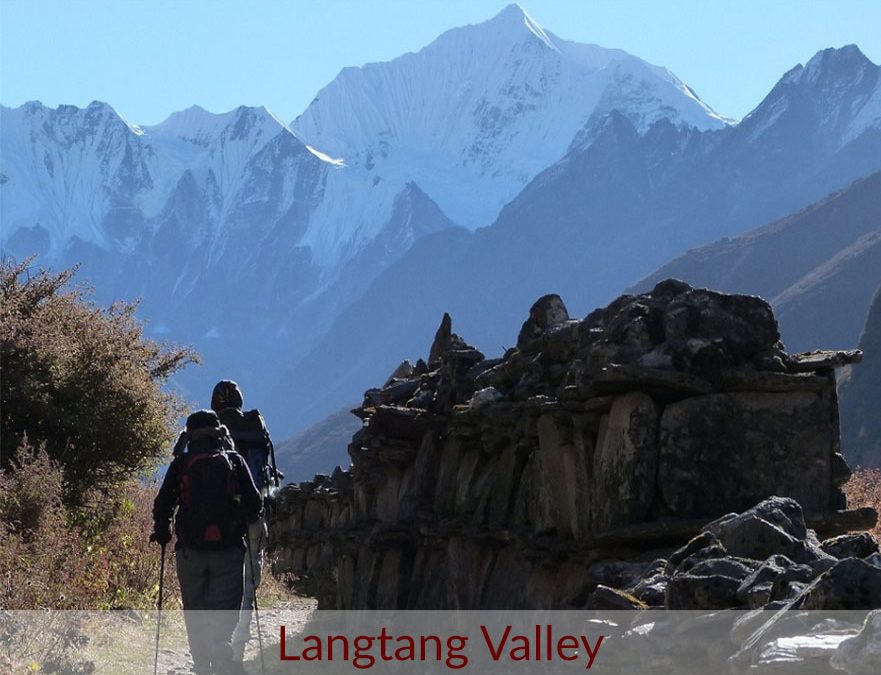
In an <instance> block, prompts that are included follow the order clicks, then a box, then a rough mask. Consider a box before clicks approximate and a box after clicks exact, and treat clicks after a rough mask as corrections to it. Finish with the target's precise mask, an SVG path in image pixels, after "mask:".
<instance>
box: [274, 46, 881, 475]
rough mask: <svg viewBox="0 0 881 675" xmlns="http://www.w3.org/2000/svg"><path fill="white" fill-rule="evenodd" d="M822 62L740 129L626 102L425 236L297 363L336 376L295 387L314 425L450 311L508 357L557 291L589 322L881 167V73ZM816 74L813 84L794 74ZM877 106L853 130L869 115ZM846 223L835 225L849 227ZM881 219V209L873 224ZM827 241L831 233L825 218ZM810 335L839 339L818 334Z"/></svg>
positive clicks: (297, 373) (852, 56) (409, 353)
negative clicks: (631, 111) (489, 206)
mask: <svg viewBox="0 0 881 675" xmlns="http://www.w3.org/2000/svg"><path fill="white" fill-rule="evenodd" d="M808 64H809V65H808V66H803V67H798V68H796V69H795V70H794V71H790V73H789V74H787V75H785V76H784V77H783V78H782V79H781V82H780V83H779V84H778V85H777V86H776V87H775V89H774V92H772V94H771V95H769V96H768V97H766V99H765V100H764V101H763V102H762V103H760V104H759V106H758V107H757V108H756V109H755V110H754V111H753V113H752V114H751V115H750V118H749V119H748V120H745V121H744V122H742V123H740V124H738V125H732V126H727V127H725V128H721V129H717V130H706V131H701V130H700V129H696V128H694V127H686V126H682V127H677V125H675V124H674V123H672V122H671V121H669V120H667V119H660V120H658V121H657V122H655V123H654V124H653V125H652V126H650V127H649V128H648V129H647V130H646V131H644V132H643V131H642V130H641V129H640V128H639V127H638V126H637V125H636V124H634V122H633V121H632V120H631V119H629V118H628V117H627V115H625V114H623V113H621V112H619V111H618V110H613V111H611V112H610V113H608V114H604V115H595V116H594V119H593V121H592V122H591V123H590V124H589V125H588V128H587V129H586V130H585V133H584V134H583V135H582V136H581V137H579V139H578V141H577V142H576V143H574V144H573V146H572V147H571V148H570V150H569V152H567V154H566V155H565V156H564V157H563V158H561V159H560V160H559V161H558V162H556V163H554V164H553V165H552V166H550V167H549V168H547V169H546V170H544V171H542V172H541V173H540V174H539V175H538V176H536V177H535V178H534V179H533V180H532V181H530V183H529V184H528V185H527V186H526V187H524V188H523V189H522V190H521V191H520V192H519V193H518V194H517V196H516V197H515V198H514V199H512V200H511V201H510V202H509V203H508V204H507V205H505V207H504V208H503V209H502V210H501V212H500V213H499V215H498V217H497V218H496V220H495V221H494V222H493V224H492V225H490V226H489V227H486V228H481V229H479V230H477V231H475V232H473V233H468V232H461V231H448V232H443V233H440V234H438V235H436V236H433V237H431V238H427V239H424V240H422V241H420V242H417V243H416V244H415V245H414V246H413V247H412V248H411V249H410V251H408V252H407V253H406V254H405V255H404V256H402V257H401V258H400V259H399V260H398V261H396V262H395V263H394V264H393V265H392V266H391V267H389V268H388V269H387V270H386V271H385V272H383V274H382V275H380V276H379V277H378V278H377V279H376V281H375V282H374V283H373V285H372V286H371V288H370V289H369V291H368V292H366V293H365V294H364V295H363V297H362V298H360V299H359V300H358V301H357V302H355V303H353V304H352V306H351V307H350V308H348V309H347V310H346V311H345V312H344V313H343V314H342V315H340V317H339V318H338V319H337V320H336V322H335V324H334V325H333V327H332V328H331V329H330V330H329V331H328V332H327V334H326V335H325V336H324V337H323V338H322V341H321V343H320V344H318V345H317V346H316V347H315V349H314V350H313V352H312V353H310V354H309V355H308V356H307V357H306V358H303V359H301V360H300V361H299V363H297V364H296V365H295V366H294V367H293V368H291V369H290V370H288V371H285V372H284V374H283V377H285V378H287V379H288V380H293V381H313V380H316V379H318V378H320V379H321V381H322V383H323V385H322V387H321V388H320V390H319V391H317V392H316V391H314V390H313V391H310V392H309V393H308V396H303V397H301V396H300V395H299V392H296V391H295V392H292V396H293V398H294V401H295V405H294V406H293V408H294V409H295V410H297V412H298V414H299V415H301V420H302V421H301V424H308V423H311V422H314V421H316V420H318V419H321V418H322V417H323V416H324V415H326V414H328V413H330V412H333V411H335V410H337V409H339V407H340V406H341V405H343V404H345V403H346V402H350V401H353V400H357V397H358V395H359V394H360V393H361V392H363V390H364V389H366V388H367V387H369V386H373V385H375V384H376V383H377V382H382V381H384V378H386V377H387V376H388V374H389V372H391V370H392V369H393V368H394V367H395V366H396V365H397V363H399V362H400V361H401V360H402V359H404V358H409V359H411V360H413V359H415V358H417V357H420V356H421V357H423V358H424V357H425V353H424V350H425V349H426V348H427V345H429V344H430V341H431V336H432V335H433V333H434V330H435V329H436V327H437V322H438V321H439V318H440V317H441V315H442V314H443V313H444V312H449V313H450V314H451V316H452V317H453V321H454V325H455V330H456V332H458V333H459V334H460V335H462V336H463V337H465V338H466V339H467V340H468V341H469V342H470V343H471V344H475V345H477V346H478V347H479V348H481V349H483V350H486V353H487V354H488V355H496V354H500V353H501V352H502V351H503V347H504V346H506V345H505V342H504V340H506V339H507V338H508V337H509V336H510V335H515V334H516V333H517V330H518V328H519V326H520V324H521V323H522V321H523V320H524V318H525V315H524V310H525V308H527V307H529V306H530V304H531V303H532V302H534V301H535V299H536V298H538V297H540V296H542V295H544V294H546V293H558V294H560V295H561V296H562V297H563V299H564V301H565V302H566V304H567V307H568V308H569V311H570V314H571V315H573V316H578V315H583V314H584V313H586V312H588V311H590V310H591V309H593V308H594V307H597V306H601V305H603V304H605V303H607V302H609V301H610V300H611V299H612V298H614V297H615V296H616V295H617V294H619V293H621V292H623V291H624V290H625V289H626V288H627V287H628V286H630V285H631V284H633V283H635V282H636V281H637V280H638V279H640V278H642V277H644V276H645V275H647V274H649V273H651V271H652V270H653V269H657V268H658V267H660V266H661V265H663V264H664V263H665V262H667V261H669V260H671V259H673V258H675V257H677V256H678V255H680V254H682V253H683V252H684V251H686V250H687V249H690V248H693V247H696V246H699V245H702V244H706V243H708V242H709V241H713V240H717V239H720V238H722V237H734V236H737V235H739V234H742V233H744V232H746V231H747V230H749V229H752V228H755V227H759V226H762V225H765V224H767V223H769V222H772V221H775V220H777V219H780V218H782V217H784V216H787V215H789V214H792V213H793V212H795V211H797V210H799V209H802V208H804V207H806V206H807V205H809V204H811V203H813V202H816V201H818V200H821V199H823V198H824V197H826V196H827V195H829V194H830V193H832V192H834V191H836V190H840V189H843V188H846V187H847V186H849V185H850V184H851V183H852V182H853V181H854V180H856V179H858V178H860V177H865V176H868V175H870V174H872V173H874V172H877V171H879V170H881V124H879V123H881V116H878V117H872V116H871V115H868V113H867V112H865V111H868V110H870V108H867V106H868V105H869V101H871V100H873V99H872V97H873V96H874V94H873V93H872V87H875V86H877V78H878V72H879V71H881V68H879V66H876V65H875V64H872V63H871V62H869V61H868V60H867V59H865V57H863V56H862V54H861V53H859V51H858V50H855V49H854V48H844V49H841V50H826V51H824V52H821V53H820V54H818V55H817V56H815V57H814V58H812V59H811V60H810V61H809V62H808ZM803 71H804V72H808V73H809V74H810V77H804V78H799V81H798V82H794V81H791V80H792V78H793V76H792V73H793V72H795V73H798V72H803ZM831 92H835V96H834V98H833V99H832V103H827V100H828V99H829V98H830V97H831ZM864 115H865V119H867V120H868V121H867V122H866V123H865V124H863V126H862V127H861V130H860V132H859V134H858V135H857V136H855V137H852V138H851V136H852V134H853V133H854V132H855V129H856V128H855V127H854V126H853V125H854V122H853V120H855V119H858V118H859V119H864V117H862V116H864ZM759 121H762V124H761V125H760V124H759V123H758V122H759ZM848 138H849V139H850V140H848ZM863 203H871V204H874V202H863ZM873 208H874V207H873ZM840 217H841V214H838V216H836V217H830V218H827V219H826V220H825V221H824V222H825V223H831V225H829V226H830V227H836V226H838V225H836V220H837V219H838V218H840ZM878 217H879V214H878V213H877V212H871V213H870V214H869V218H868V223H869V225H871V223H876V222H877V219H878ZM859 222H860V223H863V221H859ZM863 224H865V223H863ZM841 227H844V225H841ZM840 234H843V232H842V233H840ZM814 235H816V236H818V237H821V238H822V237H823V236H825V235H824V227H819V228H818V229H817V232H816V233H811V236H814ZM869 244H870V242H867V241H861V242H860V245H859V247H858V248H853V249H851V250H848V251H847V252H846V255H847V256H848V260H849V261H854V262H859V263H860V264H861V263H862V261H868V260H870V255H869V253H870V249H869V248H868V247H869ZM844 247H845V245H844V244H843V245H842V246H841V247H839V248H838V249H835V250H832V251H831V252H830V253H829V255H834V254H835V253H836V252H837V251H840V250H841V249H842V248H844ZM820 249H822V250H825V251H830V247H829V246H826V247H825V248H824V247H822V246H820V244H819V243H817V244H816V245H815V246H813V247H811V246H810V245H808V243H807V242H805V246H804V248H803V249H802V250H805V251H807V250H820ZM872 250H874V249H872ZM843 253H844V252H843ZM769 257H770V264H772V265H781V266H782V265H784V264H785V261H784V259H783V257H782V256H776V257H775V256H773V254H772V255H770V256H769ZM821 262H822V261H819V262H816V263H815V265H814V267H818V266H819V265H820V264H821ZM843 262H844V261H837V263H836V265H835V269H843V267H842V264H838V263H843ZM722 264H723V266H724V264H725V263H724V262H723V263H722ZM854 269H855V268H854ZM834 271H835V270H833V269H828V270H823V279H829V280H831V279H833V278H842V277H841V275H835V274H833V272H834ZM801 297H802V298H804V297H806V296H804V295H802V296H801ZM790 306H792V307H795V303H793V304H791V305H790ZM796 311H797V310H796ZM814 335H816V336H817V337H818V338H819V337H820V335H819V333H814ZM805 342H809V343H811V344H812V345H813V346H819V347H823V346H827V345H826V344H825V343H823V342H815V341H814V339H813V338H811V336H809V335H808V334H807V333H805V332H804V331H802V336H801V340H800V342H799V344H801V345H804V344H805ZM833 346H834V345H833ZM366 354H370V355H374V358H367V357H366V356H365V355H366ZM328 468H330V467H328Z"/></svg>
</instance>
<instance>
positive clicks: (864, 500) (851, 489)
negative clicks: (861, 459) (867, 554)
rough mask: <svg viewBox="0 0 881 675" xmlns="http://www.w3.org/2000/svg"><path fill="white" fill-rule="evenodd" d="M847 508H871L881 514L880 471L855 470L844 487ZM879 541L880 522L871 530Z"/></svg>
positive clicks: (880, 538) (880, 534) (880, 537)
mask: <svg viewBox="0 0 881 675" xmlns="http://www.w3.org/2000/svg"><path fill="white" fill-rule="evenodd" d="M844 493H845V494H846V495H847V505H848V507H849V508H852V509H854V508H858V507H862V506H871V507H872V508H874V509H875V510H876V511H878V512H879V513H881V469H857V470H856V471H854V473H853V475H852V476H851V477H850V480H849V481H847V483H846V484H845V486H844ZM871 533H872V534H873V535H875V538H876V539H878V540H881V521H879V522H878V523H875V528H874V529H873V530H871Z"/></svg>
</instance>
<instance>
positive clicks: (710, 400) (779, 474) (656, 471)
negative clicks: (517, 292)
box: [273, 280, 860, 608]
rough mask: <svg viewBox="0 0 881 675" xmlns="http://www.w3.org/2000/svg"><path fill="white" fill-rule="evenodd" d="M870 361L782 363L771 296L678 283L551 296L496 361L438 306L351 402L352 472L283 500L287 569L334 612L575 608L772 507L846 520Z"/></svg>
mask: <svg viewBox="0 0 881 675" xmlns="http://www.w3.org/2000/svg"><path fill="white" fill-rule="evenodd" d="M859 356H860V355H859V352H814V353H811V354H800V355H790V354H787V353H786V352H785V350H784V348H783V345H782V344H781V343H780V341H779V333H778V330H777V324H776V321H775V319H774V316H773V313H772V311H771V308H770V307H769V306H768V304H767V303H766V302H765V301H764V300H762V299H760V298H756V297H748V296H738V295H725V294H721V293H716V292H713V291H708V290H703V289H692V288H691V287H689V286H688V285H686V284H684V283H682V282H678V281H673V280H669V281H665V282H662V283H660V284H658V286H656V287H655V289H654V290H652V291H651V292H650V293H646V294H642V295H636V296H622V297H621V298H619V299H617V300H615V301H614V302H613V303H612V304H611V305H609V306H608V307H606V308H604V309H600V310H596V311H595V312H593V313H592V314H590V315H589V316H587V317H586V318H585V319H583V320H580V321H575V320H571V319H570V318H569V315H568V312H567V310H566V307H565V305H564V304H563V302H562V300H561V299H560V298H559V297H558V296H556V295H549V296H545V297H543V298H541V299H540V300H539V301H538V302H536V303H535V305H534V306H533V307H532V309H531V310H530V314H529V318H528V319H527V321H526V322H525V323H524V325H523V328H522V329H521V331H520V335H519V337H518V341H517V347H516V348H513V349H510V350H508V351H507V352H506V353H505V355H504V356H503V358H500V359H487V358H485V357H484V355H483V354H482V353H481V352H480V351H478V350H477V349H475V348H474V347H472V346H470V345H468V344H467V343H466V342H465V340H463V339H462V338H461V337H459V336H458V335H456V334H455V333H453V331H452V321H451V319H450V317H449V316H448V315H444V317H443V320H442V322H441V325H440V327H439V329H438V331H437V335H436V336H435V340H434V343H433V345H432V347H431V350H430V353H429V357H428V360H427V362H426V361H423V360H421V359H420V360H419V361H417V363H416V364H415V365H413V364H410V363H409V362H404V363H402V364H401V366H399V367H398V368H397V369H396V370H395V372H394V373H393V374H392V376H391V377H390V378H389V380H388V381H387V382H386V383H385V384H384V386H383V387H381V388H377V389H371V390H368V391H367V392H366V393H365V397H364V402H363V403H362V405H361V406H360V407H359V408H358V409H356V410H355V411H353V412H354V413H355V414H356V415H358V416H359V417H361V418H362V419H363V420H364V427H363V429H362V430H361V431H359V432H358V433H357V434H356V435H355V436H354V437H353V439H352V443H351V445H350V446H349V453H350V456H351V458H352V467H351V469H350V470H349V471H346V472H343V471H341V470H338V471H337V472H336V473H335V474H334V476H332V477H324V476H319V477H316V479H315V480H314V481H311V482H308V483H304V484H301V485H299V486H292V487H288V488H286V489H285V490H284V491H283V492H282V494H281V498H280V504H279V511H278V512H279V517H278V519H277V520H276V522H275V524H274V526H273V533H274V535H275V541H276V542H277V544H276V551H275V552H276V554H277V556H278V560H277V563H276V570H277V571H280V572H293V573H294V574H295V575H297V576H299V577H301V578H302V579H304V580H305V581H307V582H309V583H307V586H308V587H315V588H320V589H321V592H320V593H319V600H320V601H322V602H323V603H324V605H326V606H327V605H329V606H336V607H341V608H349V607H389V608H391V607H411V608H416V607H418V608H435V607H463V608H477V607H499V608H501V607H505V608H513V607H583V606H585V604H586V603H587V602H588V601H589V599H590V598H591V597H593V596H592V593H594V592H595V590H596V588H597V584H605V585H607V586H610V587H615V588H624V587H626V586H627V585H628V584H633V583H636V582H637V580H638V579H639V577H640V575H641V574H642V572H643V571H644V570H645V567H646V562H642V563H636V564H634V563H633V558H634V556H635V555H637V553H638V555H642V556H645V551H646V550H648V549H651V548H658V547H659V546H664V545H667V546H669V545H671V544H673V543H676V540H677V538H678V539H679V540H682V538H683V537H684V538H685V539H688V536H685V535H686V534H688V535H689V536H691V535H693V534H695V533H696V532H697V531H698V530H699V528H700V525H701V524H705V523H706V522H707V521H709V520H711V519H713V518H716V517H718V516H721V515H722V514H725V513H729V512H732V511H734V512H742V511H744V510H746V509H748V508H750V507H752V506H753V505H755V504H756V503H757V502H759V501H761V500H763V499H765V498H767V497H769V496H772V495H779V496H784V497H790V498H793V499H795V500H796V501H797V502H799V503H800V504H801V505H802V507H803V508H804V510H805V512H806V514H807V515H808V517H809V518H810V517H821V516H822V515H823V514H828V513H830V512H835V511H837V510H839V509H843V508H844V507H845V506H846V505H845V500H844V497H843V494H842V492H841V489H840V487H841V485H842V484H843V483H844V482H845V481H846V480H847V477H848V475H849V471H848V469H847V465H846V464H845V462H844V460H843V458H842V456H841V454H840V448H839V432H838V406H837V399H836V390H835V378H834V368H836V367H839V366H842V365H845V364H847V363H852V362H855V361H857V360H858V359H859ZM637 557H638V556H637ZM628 560H629V561H630V562H628Z"/></svg>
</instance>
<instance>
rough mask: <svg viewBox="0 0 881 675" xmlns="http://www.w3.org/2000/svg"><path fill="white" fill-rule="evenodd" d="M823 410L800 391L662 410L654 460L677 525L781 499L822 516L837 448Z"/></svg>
mask: <svg viewBox="0 0 881 675" xmlns="http://www.w3.org/2000/svg"><path fill="white" fill-rule="evenodd" d="M829 411H830V407H829V404H828V402H827V401H825V400H824V398H823V394H822V393H813V392H805V391H793V392H789V393H732V394H710V395H708V396H695V397H692V398H687V399H685V400H682V401H680V402H678V403H673V404H671V405H669V406H667V407H666V408H665V409H664V412H663V414H662V415H661V424H660V434H659V436H660V448H659V455H658V489H659V491H660V496H661V498H662V500H663V503H664V505H665V506H666V507H667V508H668V509H669V510H670V512H671V514H672V515H675V516H677V517H680V518H698V517H702V516H704V517H713V516H718V515H721V514H722V513H726V512H728V511H731V510H736V511H739V510H742V509H747V508H749V507H750V506H752V505H753V504H755V503H756V502H758V501H760V500H762V499H764V498H766V497H769V496H771V495H783V496H787V497H792V498H793V499H796V500H797V501H798V502H799V503H801V505H802V507H803V508H804V509H805V510H806V511H807V512H823V511H826V510H828V508H829V503H830V496H831V492H832V480H831V467H830V464H831V452H830V448H834V447H837V443H838V429H837V426H836V424H835V422H834V420H833V419H832V417H831V415H830V412H829ZM793 458H798V467H794V466H793V465H792V462H793ZM745 476H748V479H745Z"/></svg>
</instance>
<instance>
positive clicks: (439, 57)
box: [291, 5, 724, 257]
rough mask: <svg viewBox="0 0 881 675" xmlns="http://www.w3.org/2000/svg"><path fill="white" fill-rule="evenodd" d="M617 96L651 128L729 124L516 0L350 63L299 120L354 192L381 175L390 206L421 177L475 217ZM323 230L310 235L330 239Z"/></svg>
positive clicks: (668, 78) (678, 85)
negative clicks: (375, 57) (419, 43)
mask: <svg viewBox="0 0 881 675" xmlns="http://www.w3.org/2000/svg"><path fill="white" fill-rule="evenodd" d="M612 108H618V109H620V110H621V111H622V112H623V113H624V114H625V115H627V116H628V117H629V118H630V119H632V121H633V122H634V124H635V125H636V126H637V128H638V129H639V130H640V131H645V130H646V129H647V128H648V127H649V126H650V125H651V124H652V123H653V122H655V121H656V120H657V119H659V118H661V117H667V118H669V119H670V120H671V121H673V122H674V123H676V124H687V125H690V126H695V127H698V128H700V129H711V128H719V127H721V126H723V124H724V121H723V120H722V118H720V117H719V116H718V115H716V114H715V113H714V112H713V111H712V110H711V109H710V108H709V107H708V106H706V105H705V104H704V103H702V102H701V101H700V100H699V99H698V98H697V97H696V96H695V95H694V94H693V92H692V91H691V90H690V89H689V88H688V87H687V86H685V85H684V84H683V83H682V82H680V81H679V80H678V79H677V78H676V77H675V76H673V75H672V74H671V73H669V72H668V71H666V70H665V69H663V68H658V67H655V66H651V65H649V64H647V63H645V62H644V61H641V60H640V59H637V58H635V57H632V56H630V55H628V54H627V53H625V52H622V51H620V50H614V49H604V48H602V47H598V46H596V45H586V44H578V43H574V42H569V41H566V40H562V39H560V38H558V37H557V36H555V35H553V34H552V33H550V32H548V31H545V30H543V29H542V28H541V27H540V26H539V25H538V24H537V23H536V22H535V21H534V20H533V19H532V18H531V17H529V15H528V14H526V12H525V11H523V9H522V8H520V7H519V6H517V5H510V6H508V7H507V8H505V9H504V10H503V11H502V12H501V13H500V14H498V15H497V16H496V17H494V18H493V19H491V20H489V21H486V22H484V23H481V24H478V25H473V26H466V27H463V28H455V29H453V30H450V31H447V32H446V33H444V34H443V35H441V36H440V37H439V38H437V40H435V41H434V42H433V43H431V44H430V45H428V46H427V47H425V48H424V49H422V50H421V51H419V52H418V53H415V54H412V53H411V54H405V55H404V56H401V57H399V58H397V59H395V60H393V61H391V62H388V63H371V64H367V65H365V66H363V67H361V68H346V69H344V70H343V71H342V72H340V74H339V75H338V76H337V78H336V79H335V80H333V81H332V82H331V83H330V84H329V85H328V86H326V87H325V88H324V89H322V90H321V91H320V92H319V94H318V96H317V97H316V99H315V100H314V101H313V102H312V104H310V106H309V107H308V108H307V110H306V111H305V112H304V113H303V114H302V115H300V116H299V117H298V118H297V119H296V120H295V121H294V122H293V123H292V124H291V127H292V128H293V129H294V131H295V132H296V133H297V134H298V135H299V136H300V137H301V138H303V139H304V140H305V141H306V142H307V143H309V144H310V145H312V146H314V147H316V148H319V149H321V150H322V151H323V152H326V153H328V154H329V155H331V156H333V157H337V158H341V159H342V160H344V161H345V164H346V167H347V169H346V172H345V178H343V177H335V179H337V178H338V179H339V180H340V181H341V182H345V184H346V188H345V191H346V192H347V194H349V195H350V198H352V197H354V198H355V199H356V200H363V201H364V202H368V201H369V202H370V203H373V204H375V203H377V199H376V191H375V186H376V185H378V184H379V183H380V182H381V183H383V184H390V183H391V184H392V185H393V186H394V187H393V188H392V189H389V190H387V194H386V195H384V196H383V197H382V199H383V200H385V201H386V203H385V210H386V212H387V211H388V208H389V205H388V203H387V199H388V198H389V196H390V195H392V194H397V192H398V191H399V186H401V185H403V184H405V183H406V182H408V181H410V180H412V181H415V182H416V183H418V184H419V185H420V186H421V187H422V189H423V190H425V192H426V193H427V194H428V195H430V196H431V198H432V199H434V200H435V201H436V202H437V203H438V205H439V206H440V207H441V209H442V210H443V211H444V212H445V213H446V214H447V215H448V216H449V217H450V218H451V219H452V220H453V221H455V222H457V223H459V224H460V225H463V226H465V227H468V228H469V229H474V228H477V227H480V226H484V225H488V224H489V223H490V222H491V221H492V220H493V219H494V218H495V216H496V215H497V214H498V211H499V209H500V208H501V207H502V206H503V205H504V204H505V203H507V202H508V201H510V199H512V198H513V197H514V195H516V193H517V192H519V190H520V189H521V188H522V187H523V186H524V185H525V184H526V183H527V182H528V181H529V180H530V179H532V178H533V177H534V176H535V175H536V174H537V173H539V172H540V171H541V170H543V169H544V168H546V167H547V166H549V165H550V164H551V163H553V162H554V161H556V160H557V159H559V158H560V157H562V156H563V155H564V154H565V152H566V150H567V148H568V147H569V145H570V144H571V142H572V140H573V138H574V137H575V136H576V134H577V133H578V131H579V130H580V129H581V128H582V127H584V125H585V124H586V123H587V122H588V120H589V119H590V118H591V116H592V115H594V114H595V113H601V112H605V111H608V110H610V109H612ZM359 193H361V194H363V197H362V196H360V195H359ZM355 195H358V196H355ZM375 226H376V225H375V223H374V224H373V227H375ZM321 227H322V228H323V227H324V223H322V224H321ZM367 227H368V228H369V227H370V225H369V224H368V225H367ZM373 234H375V232H373V231H370V230H369V229H368V230H365V231H364V235H365V236H367V237H368V238H369V237H370V236H372V235H373ZM324 235H325V233H322V235H315V236H314V237H313V238H312V239H310V241H313V242H314V243H315V245H316V246H318V247H321V246H323V245H324V243H323V242H321V241H319V239H320V238H321V237H322V236H324ZM307 237H309V235H307ZM319 257H323V256H322V255H321V254H319Z"/></svg>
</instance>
